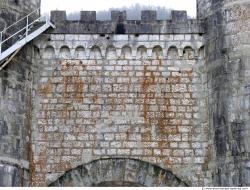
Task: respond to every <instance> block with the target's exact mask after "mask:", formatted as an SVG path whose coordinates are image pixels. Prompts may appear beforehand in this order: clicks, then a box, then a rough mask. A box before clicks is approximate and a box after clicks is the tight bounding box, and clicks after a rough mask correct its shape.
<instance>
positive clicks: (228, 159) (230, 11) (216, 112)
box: [198, 0, 250, 186]
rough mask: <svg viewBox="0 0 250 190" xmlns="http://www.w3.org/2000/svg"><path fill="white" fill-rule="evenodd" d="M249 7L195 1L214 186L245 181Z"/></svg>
mask: <svg viewBox="0 0 250 190" xmlns="http://www.w3.org/2000/svg"><path fill="white" fill-rule="evenodd" d="M205 5H206V6H205ZM207 6H208V8H206V11H203V10H204V7H207ZM249 10H250V2H249V1H237V0H234V1H232V0H224V1H213V0H209V1H208V0H204V1H198V13H199V14H198V15H199V16H200V17H201V18H206V21H207V23H206V31H207V32H206V34H205V39H206V46H205V47H206V73H207V84H208V108H209V123H210V125H209V129H210V140H211V143H212V144H213V146H212V152H213V154H212V155H213V159H212V162H211V163H210V167H211V170H213V184H214V185H215V186H249V179H250V177H249V173H250V172H249V126H250V125H249V67H250V64H249V43H248V42H249V29H250V28H249V27H250V24H249V21H250V20H249V18H250V15H249Z"/></svg>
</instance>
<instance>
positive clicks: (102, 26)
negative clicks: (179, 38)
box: [50, 10, 204, 34]
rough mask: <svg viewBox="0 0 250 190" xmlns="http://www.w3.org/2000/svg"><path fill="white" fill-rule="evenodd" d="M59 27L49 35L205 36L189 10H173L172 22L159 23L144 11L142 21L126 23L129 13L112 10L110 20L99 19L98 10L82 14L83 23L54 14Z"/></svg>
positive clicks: (60, 13) (155, 16) (153, 16)
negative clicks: (190, 17) (191, 17)
mask: <svg viewBox="0 0 250 190" xmlns="http://www.w3.org/2000/svg"><path fill="white" fill-rule="evenodd" d="M51 20H52V22H53V23H54V24H55V25H56V26H57V27H56V29H55V30H53V31H50V33H63V34H69V33H70V34H100V33H105V34H170V33H171V34H173V33H174V34H186V33H199V34H202V33H204V27H203V24H202V23H203V21H202V20H197V19H188V17H187V12H186V11H172V12H171V19H170V20H157V12H156V11H152V10H144V11H142V12H141V20H127V15H126V11H111V20H108V21H100V20H97V19H96V12H95V11H81V12H80V20H67V14H66V11H51Z"/></svg>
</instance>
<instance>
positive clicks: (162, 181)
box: [49, 158, 187, 187]
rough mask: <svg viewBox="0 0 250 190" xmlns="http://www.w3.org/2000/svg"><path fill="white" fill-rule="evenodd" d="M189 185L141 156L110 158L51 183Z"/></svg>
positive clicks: (81, 184)
mask: <svg viewBox="0 0 250 190" xmlns="http://www.w3.org/2000/svg"><path fill="white" fill-rule="evenodd" d="M102 185H103V186H104V185H106V186H126V185H128V186H146V187H152V186H170V187H178V186H179V187H182V186H187V184H186V183H184V182H182V181H181V180H180V179H179V178H178V177H176V176H175V175H174V174H173V173H172V172H170V171H168V170H164V169H162V168H160V167H159V166H156V165H153V164H150V163H148V162H144V161H141V160H137V159H127V158H107V159H99V160H95V161H92V162H90V163H88V164H85V165H81V166H78V167H76V168H74V169H71V170H69V171H67V172H65V173H64V174H63V175H62V176H61V177H59V178H58V179H57V180H56V181H55V182H53V183H51V184H50V185H49V186H59V187H65V186H73V187H74V186H75V187H86V186H87V187H91V186H102Z"/></svg>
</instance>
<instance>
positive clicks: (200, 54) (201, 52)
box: [198, 46, 205, 59]
mask: <svg viewBox="0 0 250 190" xmlns="http://www.w3.org/2000/svg"><path fill="white" fill-rule="evenodd" d="M198 58H199V59H204V58H205V47H204V46H201V47H200V48H199V50H198Z"/></svg>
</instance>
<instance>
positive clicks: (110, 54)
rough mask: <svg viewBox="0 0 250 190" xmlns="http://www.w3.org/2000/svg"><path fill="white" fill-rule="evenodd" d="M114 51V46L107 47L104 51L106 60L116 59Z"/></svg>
mask: <svg viewBox="0 0 250 190" xmlns="http://www.w3.org/2000/svg"><path fill="white" fill-rule="evenodd" d="M116 57H117V54H116V49H115V47H114V46H108V47H107V49H106V58H107V59H116Z"/></svg>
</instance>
